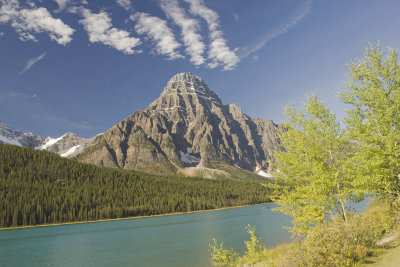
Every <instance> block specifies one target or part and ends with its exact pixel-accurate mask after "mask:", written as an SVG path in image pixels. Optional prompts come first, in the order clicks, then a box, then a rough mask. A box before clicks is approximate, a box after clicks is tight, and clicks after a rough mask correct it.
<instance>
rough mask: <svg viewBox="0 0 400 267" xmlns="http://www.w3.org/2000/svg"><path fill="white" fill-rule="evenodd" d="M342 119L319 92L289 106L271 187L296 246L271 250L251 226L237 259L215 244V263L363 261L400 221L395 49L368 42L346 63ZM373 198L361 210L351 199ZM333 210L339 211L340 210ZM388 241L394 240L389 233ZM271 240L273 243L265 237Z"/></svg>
mask: <svg viewBox="0 0 400 267" xmlns="http://www.w3.org/2000/svg"><path fill="white" fill-rule="evenodd" d="M349 69H350V73H349V74H348V77H349V80H348V81H347V87H348V88H347V89H346V90H341V91H340V92H339V97H340V100H341V101H342V102H343V103H344V104H348V105H349V106H348V107H349V109H348V110H346V113H347V116H346V118H345V119H344V121H342V122H340V121H338V120H337V119H336V115H335V113H333V112H331V111H330V110H329V108H328V107H327V105H326V104H324V103H323V102H321V101H320V100H319V99H318V98H317V97H316V96H315V95H312V96H310V97H308V99H307V101H306V102H305V103H304V108H303V109H302V110H300V111H299V110H296V108H295V107H294V106H289V107H287V108H286V109H285V115H286V118H287V122H285V123H284V124H283V128H284V129H285V130H284V131H281V132H280V140H281V142H282V145H283V147H284V148H285V150H284V151H278V152H277V153H275V154H274V155H275V157H276V159H277V164H276V168H277V169H279V171H277V172H275V174H274V176H275V177H276V179H275V183H269V184H265V186H266V187H267V188H270V189H272V190H273V193H272V196H271V198H272V199H273V200H274V201H275V202H276V203H277V204H279V205H280V206H279V207H278V208H277V209H276V210H277V211H280V212H282V213H284V214H287V215H289V216H290V217H291V219H292V220H291V223H292V224H291V227H289V228H288V230H289V231H290V232H291V233H292V235H293V243H292V244H289V245H284V246H280V247H278V248H276V249H273V250H267V249H266V247H265V245H264V243H263V241H262V240H261V239H259V238H257V236H256V235H255V229H254V228H251V227H250V228H249V229H248V232H249V234H250V236H251V238H250V241H246V242H245V244H246V247H247V251H246V252H245V254H244V255H243V256H239V255H238V254H237V253H236V252H234V251H233V250H229V249H225V248H224V247H223V243H221V244H218V242H216V241H215V240H214V243H213V244H211V245H210V251H211V261H212V262H213V263H214V265H216V266H242V265H246V266H253V265H256V266H260V265H262V266H360V264H362V263H367V262H369V261H370V259H371V257H372V256H374V255H375V254H376V253H377V251H379V246H383V245H384V243H385V242H382V241H380V239H381V238H383V237H384V236H385V235H388V236H390V235H391V236H392V237H394V236H397V235H396V232H397V233H398V232H399V229H400V228H399V224H400V207H399V205H400V65H399V63H398V55H397V53H396V52H395V51H394V50H393V49H389V51H388V52H387V53H385V52H383V51H382V50H381V48H380V45H379V43H378V45H377V46H372V45H370V47H368V48H367V49H366V54H365V57H364V58H363V59H361V60H358V61H356V62H355V63H352V64H350V65H349ZM367 195H369V196H373V198H374V201H373V205H371V207H370V208H369V210H368V211H367V212H366V213H364V214H363V215H360V214H357V213H353V212H351V211H350V210H349V209H348V208H347V207H346V205H345V204H346V203H349V202H358V201H361V200H363V199H364V197H365V196H367ZM335 214H336V215H335ZM389 239H391V238H389ZM267 242H268V240H267Z"/></svg>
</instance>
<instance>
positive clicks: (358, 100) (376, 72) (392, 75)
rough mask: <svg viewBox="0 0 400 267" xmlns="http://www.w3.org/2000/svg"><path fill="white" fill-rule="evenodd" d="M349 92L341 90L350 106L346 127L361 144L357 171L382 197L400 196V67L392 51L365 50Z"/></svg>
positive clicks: (354, 69) (353, 72)
mask: <svg viewBox="0 0 400 267" xmlns="http://www.w3.org/2000/svg"><path fill="white" fill-rule="evenodd" d="M349 68H350V73H349V75H348V76H349V81H348V82H347V87H348V89H347V90H341V91H340V98H341V100H342V102H343V103H346V104H350V105H351V108H350V109H349V110H347V111H346V112H347V115H348V116H347V118H346V124H347V129H348V131H349V134H350V136H351V138H352V139H354V140H356V141H357V142H358V144H359V148H358V151H357V153H356V157H357V158H358V163H359V168H358V172H359V174H360V175H362V176H364V177H365V178H366V179H369V180H370V183H369V184H370V189H371V190H374V191H376V192H378V193H381V194H383V195H391V196H393V197H394V198H398V197H399V193H400V180H399V179H400V66H399V63H398V55H397V53H396V52H395V51H394V50H393V49H389V52H388V53H384V52H382V51H381V48H380V45H379V43H378V45H376V46H372V45H370V47H368V48H366V55H365V57H364V58H363V59H361V60H358V61H356V62H355V63H353V64H351V65H350V66H349Z"/></svg>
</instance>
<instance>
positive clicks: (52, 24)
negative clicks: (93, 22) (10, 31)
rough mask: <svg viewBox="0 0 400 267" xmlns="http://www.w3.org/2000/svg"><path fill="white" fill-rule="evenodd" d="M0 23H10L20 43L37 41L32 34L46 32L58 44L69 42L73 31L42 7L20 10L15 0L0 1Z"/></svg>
mask: <svg viewBox="0 0 400 267" xmlns="http://www.w3.org/2000/svg"><path fill="white" fill-rule="evenodd" d="M1 3H2V4H3V5H2V7H1V8H0V23H8V22H10V23H11V26H12V27H13V28H14V29H15V31H16V32H17V33H18V34H19V38H20V40H22V41H27V40H32V41H37V39H36V38H35V36H34V35H33V33H42V32H46V33H47V34H48V35H49V36H50V38H51V39H52V40H54V41H56V42H57V43H58V44H61V45H66V44H67V43H69V42H71V40H72V38H71V36H72V34H73V33H74V32H75V30H74V29H72V28H71V27H69V26H68V25H66V24H64V22H62V20H60V19H56V18H53V17H52V15H51V14H50V13H49V11H48V10H47V9H46V8H44V7H39V8H35V7H34V6H33V8H31V9H27V8H20V7H19V2H18V1H16V0H1Z"/></svg>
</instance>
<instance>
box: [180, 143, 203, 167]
mask: <svg viewBox="0 0 400 267" xmlns="http://www.w3.org/2000/svg"><path fill="white" fill-rule="evenodd" d="M186 151H187V153H185V152H183V151H182V150H181V151H180V153H181V161H182V162H184V163H188V164H193V163H199V162H200V158H198V157H196V156H193V155H190V153H191V152H192V148H191V147H188V148H186Z"/></svg>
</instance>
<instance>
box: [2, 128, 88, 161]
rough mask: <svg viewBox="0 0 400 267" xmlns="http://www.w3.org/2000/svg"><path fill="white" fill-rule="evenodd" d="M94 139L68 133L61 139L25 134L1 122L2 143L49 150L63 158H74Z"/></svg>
mask: <svg viewBox="0 0 400 267" xmlns="http://www.w3.org/2000/svg"><path fill="white" fill-rule="evenodd" d="M92 140H93V138H90V139H84V138H81V137H78V136H76V134H74V133H66V134H64V135H63V136H61V137H59V138H52V137H47V138H44V137H42V136H37V135H34V134H33V133H23V132H20V131H15V132H13V130H12V129H11V127H10V126H8V125H7V124H5V123H4V122H0V143H3V144H11V145H16V146H21V147H28V148H35V149H38V150H47V151H50V152H54V153H57V154H59V155H60V156H62V157H73V156H75V155H77V154H78V153H80V152H81V151H82V150H83V149H85V148H86V147H87V146H88V145H89V144H90V143H91V142H92Z"/></svg>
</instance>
